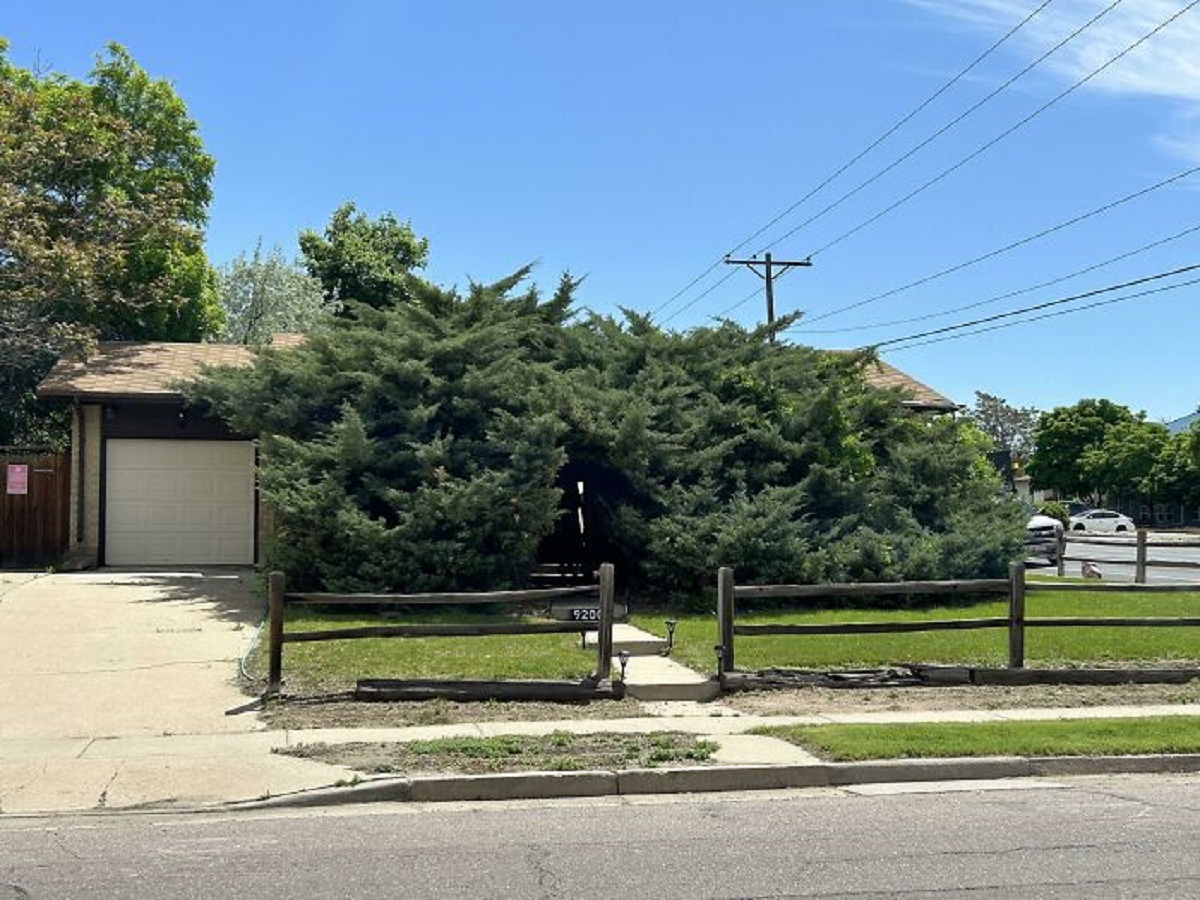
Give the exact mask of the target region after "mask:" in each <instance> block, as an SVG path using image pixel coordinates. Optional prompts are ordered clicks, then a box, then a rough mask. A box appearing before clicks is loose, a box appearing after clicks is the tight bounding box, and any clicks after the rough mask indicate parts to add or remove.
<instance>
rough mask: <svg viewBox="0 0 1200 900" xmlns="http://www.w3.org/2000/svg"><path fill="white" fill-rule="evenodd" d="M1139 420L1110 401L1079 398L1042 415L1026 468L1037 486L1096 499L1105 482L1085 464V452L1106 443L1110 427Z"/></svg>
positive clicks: (1069, 494)
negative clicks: (1073, 402) (1035, 442)
mask: <svg viewBox="0 0 1200 900" xmlns="http://www.w3.org/2000/svg"><path fill="white" fill-rule="evenodd" d="M1138 421H1140V419H1139V418H1138V417H1137V416H1135V415H1134V414H1133V413H1132V412H1130V411H1129V409H1128V408H1126V407H1124V406H1121V405H1120V404H1117V403H1113V402H1112V401H1111V400H1080V401H1079V402H1078V403H1076V404H1075V405H1073V406H1061V407H1059V408H1057V409H1054V410H1051V411H1050V412H1046V413H1043V414H1042V417H1041V419H1040V421H1039V423H1038V433H1037V447H1036V449H1035V450H1034V453H1033V456H1032V458H1031V459H1030V460H1029V464H1028V466H1027V471H1028V472H1029V474H1030V476H1031V477H1032V478H1033V483H1034V485H1035V486H1036V487H1039V488H1046V489H1049V490H1053V491H1057V492H1058V493H1059V494H1060V495H1062V496H1064V497H1081V496H1087V497H1091V498H1092V499H1095V498H1096V493H1097V491H1099V490H1100V489H1102V487H1103V485H1101V484H1098V483H1097V482H1096V475H1095V473H1094V472H1093V471H1091V470H1090V469H1089V468H1087V467H1086V466H1085V465H1084V464H1083V459H1084V455H1085V454H1086V453H1087V452H1088V451H1089V450H1091V451H1096V450H1099V449H1100V448H1101V447H1102V446H1103V445H1104V439H1105V436H1106V435H1107V434H1108V430H1109V428H1111V427H1112V426H1114V425H1120V424H1131V423H1136V422H1138Z"/></svg>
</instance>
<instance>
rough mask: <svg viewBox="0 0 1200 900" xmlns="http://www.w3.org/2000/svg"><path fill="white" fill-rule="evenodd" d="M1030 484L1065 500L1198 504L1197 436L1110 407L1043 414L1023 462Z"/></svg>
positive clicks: (1088, 403) (1105, 403) (1094, 403)
mask: <svg viewBox="0 0 1200 900" xmlns="http://www.w3.org/2000/svg"><path fill="white" fill-rule="evenodd" d="M1029 472H1030V474H1031V475H1032V477H1033V480H1034V484H1035V486H1037V487H1041V488H1050V489H1052V490H1055V491H1057V492H1058V493H1059V494H1060V495H1062V496H1064V497H1086V498H1087V499H1089V500H1091V501H1092V502H1099V501H1100V500H1101V498H1102V497H1105V496H1107V497H1109V498H1112V500H1113V502H1115V499H1116V498H1126V499H1136V500H1143V501H1150V502H1166V503H1179V504H1183V505H1186V506H1195V505H1197V504H1198V503H1200V432H1198V431H1197V430H1196V429H1195V428H1193V430H1192V431H1190V432H1184V433H1182V434H1177V435H1171V434H1169V433H1168V431H1167V428H1166V426H1164V425H1161V424H1159V423H1156V422H1147V421H1146V417H1145V414H1143V413H1134V412H1132V411H1130V410H1129V408H1128V407H1125V406H1122V405H1120V404H1118V403H1113V402H1112V401H1110V400H1094V399H1093V400H1080V401H1079V402H1078V403H1076V404H1074V405H1072V406H1063V407H1059V408H1058V409H1054V410H1051V411H1050V412H1048V413H1045V414H1044V415H1043V416H1042V419H1041V427H1040V430H1039V432H1038V444H1037V450H1036V451H1035V452H1034V455H1033V459H1032V460H1031V461H1030V463H1029Z"/></svg>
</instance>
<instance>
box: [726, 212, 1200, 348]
mask: <svg viewBox="0 0 1200 900" xmlns="http://www.w3.org/2000/svg"><path fill="white" fill-rule="evenodd" d="M1197 231H1200V225H1193V226H1191V227H1190V228H1185V229H1184V230H1183V231H1177V232H1175V234H1172V235H1169V236H1167V237H1165V238H1160V239H1158V240H1157V241H1152V242H1151V243H1149V244H1143V245H1142V246H1140V247H1137V248H1136V249H1133V250H1127V251H1126V252H1124V253H1121V254H1118V255H1117V256H1110V257H1109V258H1108V259H1105V260H1102V261H1100V262H1098V263H1093V264H1092V265H1090V266H1087V267H1085V268H1082V269H1076V270H1075V271H1074V272H1069V273H1068V274H1066V275H1060V276H1059V277H1057V278H1052V279H1050V280H1049V281H1043V282H1040V283H1038V284H1034V285H1030V286H1029V287H1023V288H1020V289H1018V290H1015V291H1008V292H1007V293H1003V294H996V295H995V296H992V297H989V298H988V299H986V300H979V301H976V302H975V303H968V304H966V305H964V306H955V307H952V308H950V309H943V310H939V311H938V312H931V313H926V314H925V315H921V316H911V317H909V318H907V319H893V320H892V321H890V322H875V323H872V324H870V325H848V326H846V327H844V328H800V329H797V330H798V331H799V332H800V333H802V334H846V333H848V332H851V331H870V330H871V329H874V328H890V327H891V326H894V325H911V324H912V323H914V322H928V321H929V320H930V319H936V318H939V317H941V316H948V315H952V314H953V313H959V312H966V311H967V310H969V309H978V308H979V307H981V306H988V305H989V304H992V303H999V302H1000V301H1001V300H1011V299H1012V298H1013V297H1019V296H1021V295H1022V294H1030V293H1033V292H1034V291H1040V290H1041V289H1042V288H1048V287H1051V286H1052V285H1055V284H1062V283H1063V282H1064V281H1070V280H1071V279H1072V278H1078V277H1079V276H1080V275H1086V274H1087V273H1088V272H1094V271H1096V270H1097V269H1103V268H1104V267H1105V266H1111V265H1112V264H1113V263H1117V262H1120V261H1121V260H1123V259H1129V258H1130V257H1132V256H1137V255H1138V254H1140V253H1145V252H1146V251H1147V250H1153V249H1154V248H1155V247H1161V246H1162V245H1163V244H1169V243H1170V242H1171V241H1177V240H1179V239H1180V238H1183V237H1187V236H1188V235H1189V234H1194V233H1195V232H1197ZM742 302H745V301H742Z"/></svg>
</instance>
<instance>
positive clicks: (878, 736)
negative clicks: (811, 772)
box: [753, 716, 1200, 762]
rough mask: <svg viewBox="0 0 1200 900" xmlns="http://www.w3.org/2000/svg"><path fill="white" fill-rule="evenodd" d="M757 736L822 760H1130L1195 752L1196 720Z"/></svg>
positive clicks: (948, 725)
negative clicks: (782, 742)
mask: <svg viewBox="0 0 1200 900" xmlns="http://www.w3.org/2000/svg"><path fill="white" fill-rule="evenodd" d="M753 733H754V734H765V735H769V736H771V737H777V738H782V739H783V740H786V741H790V742H791V743H793V744H796V745H798V746H800V747H804V748H805V749H806V750H808V751H810V752H812V753H815V754H817V755H818V756H821V757H822V758H824V759H831V760H837V761H845V762H849V761H854V760H863V759H921V758H946V757H957V756H1131V755H1139V754H1158V753H1198V752H1200V720H1197V718H1196V717H1193V716H1155V717H1148V718H1137V719H1081V720H1054V721H1049V722H979V723H962V722H926V723H914V724H895V725H771V726H766V727H763V728H756V729H755V730H754V732H753Z"/></svg>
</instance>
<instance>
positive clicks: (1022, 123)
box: [809, 0, 1200, 258]
mask: <svg viewBox="0 0 1200 900" xmlns="http://www.w3.org/2000/svg"><path fill="white" fill-rule="evenodd" d="M1198 3H1200V0H1192V2H1191V3H1189V4H1188V5H1187V6H1185V7H1184V8H1183V9H1181V10H1179V12H1177V13H1175V14H1174V15H1173V16H1171V17H1170V18H1169V19H1167V20H1166V21H1164V22H1162V23H1160V24H1159V25H1158V26H1156V27H1155V28H1153V29H1151V30H1150V31H1149V32H1147V33H1146V34H1144V35H1142V36H1141V37H1140V38H1138V39H1137V40H1136V41H1134V42H1133V43H1132V44H1130V45H1129V46H1128V47H1126V48H1125V49H1124V50H1122V51H1121V52H1120V53H1118V54H1117V55H1116V56H1114V57H1112V58H1111V59H1110V60H1108V62H1106V63H1104V64H1103V65H1101V66H1100V67H1099V68H1097V69H1094V70H1093V71H1092V72H1091V73H1089V74H1088V75H1086V76H1084V77H1083V78H1081V79H1079V80H1078V81H1076V82H1075V83H1074V84H1072V85H1071V86H1070V87H1069V88H1067V89H1066V90H1065V91H1063V92H1062V93H1060V94H1058V95H1057V96H1056V97H1054V98H1053V99H1051V100H1049V101H1048V102H1047V103H1045V104H1043V105H1042V106H1040V107H1038V108H1037V109H1036V110H1034V111H1033V112H1032V113H1030V114H1029V115H1027V116H1026V117H1025V118H1023V119H1021V120H1020V121H1019V122H1017V123H1016V124H1015V125H1012V126H1011V127H1009V128H1007V129H1005V130H1004V131H1003V132H1001V133H1000V134H998V135H997V136H996V137H994V138H992V139H991V140H990V141H988V142H987V143H985V144H983V145H982V146H981V147H979V148H978V149H976V150H975V151H974V152H972V153H970V154H968V155H967V156H965V157H963V158H962V159H961V160H959V161H958V162H957V163H955V164H954V165H953V166H951V167H950V168H948V169H946V170H945V171H943V172H942V173H941V174H939V175H936V176H934V177H933V178H931V179H929V180H928V181H926V182H925V183H924V184H922V185H921V186H920V187H918V188H916V189H915V190H912V191H910V192H909V193H907V194H905V195H904V196H903V197H901V198H900V199H899V200H897V201H896V202H894V203H892V204H890V205H889V206H886V207H884V208H883V209H882V210H880V211H879V212H877V213H875V215H873V216H871V217H870V218H868V219H866V220H865V221H863V222H860V223H859V224H858V225H855V226H854V227H853V228H851V229H850V230H849V231H847V232H845V233H844V234H842V235H840V236H838V237H836V238H834V239H833V240H832V241H830V242H829V243H827V244H825V245H824V246H822V247H819V248H818V249H816V250H814V251H813V252H812V253H810V254H809V258H812V257H814V256H817V255H819V254H821V253H824V252H825V251H826V250H829V249H830V248H832V247H836V246H837V245H838V244H840V243H841V242H842V241H844V240H846V239H847V238H849V237H851V236H852V235H855V234H857V233H858V232H860V231H862V230H863V229H864V228H866V227H867V226H868V225H871V224H873V223H875V222H877V221H879V220H880V219H882V218H883V217H884V216H886V215H887V214H888V213H890V212H892V211H893V210H895V209H897V208H899V207H901V206H903V205H904V204H905V203H907V202H908V201H910V200H912V199H913V198H914V197H916V196H917V195H918V194H921V193H923V192H925V191H926V190H928V189H929V188H931V187H933V185H935V184H937V183H938V182H939V181H941V180H942V179H943V178H946V177H947V176H948V175H950V174H952V173H953V172H956V171H957V170H959V169H961V168H962V167H963V166H965V165H966V164H967V163H969V162H971V160H973V159H975V158H977V157H979V156H981V155H982V154H983V153H984V152H985V151H987V150H990V149H991V148H992V147H994V146H996V144H998V143H1000V142H1001V141H1002V140H1004V139H1005V138H1006V137H1008V136H1009V135H1011V134H1012V133H1013V132H1015V131H1017V130H1018V129H1020V128H1023V127H1024V126H1025V125H1027V124H1029V123H1030V122H1032V121H1033V120H1034V119H1036V118H1037V117H1038V116H1040V115H1041V114H1042V113H1044V112H1045V111H1046V110H1048V109H1050V108H1051V107H1052V106H1054V105H1055V104H1056V103H1058V102H1059V101H1060V100H1062V99H1064V98H1065V97H1067V96H1068V95H1070V94H1072V93H1074V92H1075V91H1076V90H1078V89H1079V88H1081V87H1083V85H1085V84H1087V83H1088V82H1089V81H1091V80H1092V79H1093V78H1095V77H1096V76H1097V75H1099V74H1100V73H1101V72H1103V71H1104V70H1105V69H1107V68H1108V67H1109V66H1111V65H1112V64H1113V63H1115V62H1117V61H1118V60H1120V59H1122V58H1123V57H1124V56H1126V55H1127V54H1128V53H1130V52H1132V51H1133V50H1135V49H1136V48H1137V47H1139V46H1141V45H1142V44H1143V43H1145V42H1146V41H1148V40H1149V39H1150V38H1152V37H1154V35H1156V34H1158V32H1160V31H1162V30H1163V29H1164V28H1166V27H1167V26H1168V25H1170V24H1171V23H1172V22H1174V21H1175V20H1176V19H1178V18H1179V17H1180V16H1182V15H1183V14H1184V13H1186V12H1187V11H1188V10H1190V9H1192V8H1193V7H1194V6H1196V5H1197V4H1198Z"/></svg>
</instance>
